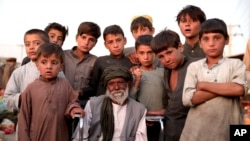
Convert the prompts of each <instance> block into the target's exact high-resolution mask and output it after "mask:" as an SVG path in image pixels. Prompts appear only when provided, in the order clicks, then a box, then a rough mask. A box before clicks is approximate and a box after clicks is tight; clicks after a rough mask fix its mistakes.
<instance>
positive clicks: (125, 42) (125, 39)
mask: <svg viewBox="0 0 250 141" xmlns="http://www.w3.org/2000/svg"><path fill="white" fill-rule="evenodd" d="M123 38H124V45H126V44H127V38H126V37H123Z"/></svg>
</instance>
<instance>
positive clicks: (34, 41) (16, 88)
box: [4, 29, 49, 111]
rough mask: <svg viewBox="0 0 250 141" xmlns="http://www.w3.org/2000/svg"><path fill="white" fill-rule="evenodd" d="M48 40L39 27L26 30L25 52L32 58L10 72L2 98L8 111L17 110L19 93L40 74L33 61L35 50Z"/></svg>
mask: <svg viewBox="0 0 250 141" xmlns="http://www.w3.org/2000/svg"><path fill="white" fill-rule="evenodd" d="M48 42H49V37H48V34H47V33H45V32H44V31H43V30H40V29H31V30H28V31H27V32H26V33H25V35H24V45H25V50H26V54H27V55H28V57H29V58H30V59H31V60H32V61H30V62H29V63H27V64H25V65H23V66H21V67H19V68H17V69H15V70H14V72H13V73H12V75H11V77H10V79H9V81H8V83H7V86H6V89H5V93H4V100H5V102H6V103H7V108H8V110H10V111H15V110H18V105H19V97H20V93H21V92H23V91H24V89H25V88H26V87H27V85H28V84H29V83H31V82H32V81H33V80H35V79H36V78H38V77H39V76H40V73H39V71H38V70H37V67H36V64H35V62H34V60H35V58H36V51H37V49H38V48H39V47H40V45H42V44H44V43H48Z"/></svg>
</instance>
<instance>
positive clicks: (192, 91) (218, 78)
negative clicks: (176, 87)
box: [180, 18, 247, 141]
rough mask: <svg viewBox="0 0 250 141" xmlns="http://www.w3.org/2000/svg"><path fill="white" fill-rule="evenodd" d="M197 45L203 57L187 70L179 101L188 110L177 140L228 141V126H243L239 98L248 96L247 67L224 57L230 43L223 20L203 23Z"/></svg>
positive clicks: (237, 60)
mask: <svg viewBox="0 0 250 141" xmlns="http://www.w3.org/2000/svg"><path fill="white" fill-rule="evenodd" d="M199 42H200V46H201V47H202V48H203V50H204V52H205V54H206V58H204V59H202V60H199V61H197V62H194V63H192V64H190V65H189V67H188V70H187V75H186V78H185V83H184V89H183V97H182V98H183V104H184V105H185V106H189V107H191V108H190V110H189V112H188V116H187V120H186V123H185V127H184V129H183V132H182V135H181V139H180V140H181V141H195V140H200V139H202V140H206V141H208V140H213V141H214V140H216V141H229V137H230V132H229V131H230V130H229V127H230V124H242V123H243V112H242V109H241V106H240V105H241V103H240V96H243V95H244V94H246V93H247V84H246V76H245V71H246V67H245V65H244V64H243V62H242V61H241V60H239V59H230V58H224V57H223V50H224V47H225V45H227V44H228V42H229V35H228V32H227V26H226V24H225V23H224V21H222V20H220V19H216V18H215V19H209V20H207V21H205V22H204V23H202V25H201V29H200V32H199ZM190 131H192V132H190Z"/></svg>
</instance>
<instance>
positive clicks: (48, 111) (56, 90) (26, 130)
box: [18, 43, 84, 141]
mask: <svg viewBox="0 0 250 141" xmlns="http://www.w3.org/2000/svg"><path fill="white" fill-rule="evenodd" d="M36 65H37V68H38V70H39V72H40V77H39V78H37V79H35V80H34V81H33V82H32V83H30V84H29V85H28V86H27V88H26V89H25V91H24V92H23V93H22V95H21V108H20V112H19V114H18V122H19V123H18V124H19V130H18V140H20V141H67V140H68V137H67V136H68V128H67V123H66V118H69V117H71V118H74V115H75V114H76V113H81V114H82V116H83V115H84V112H83V110H82V109H81V107H80V104H79V103H78V100H77V99H78V93H77V92H76V91H74V90H73V88H72V87H71V86H70V84H69V82H68V81H67V80H66V79H65V78H60V77H57V75H58V73H59V72H60V71H61V70H62V67H63V50H62V48H61V47H60V46H58V45H56V44H53V43H45V44H43V45H41V47H39V49H38V50H37V53H36Z"/></svg>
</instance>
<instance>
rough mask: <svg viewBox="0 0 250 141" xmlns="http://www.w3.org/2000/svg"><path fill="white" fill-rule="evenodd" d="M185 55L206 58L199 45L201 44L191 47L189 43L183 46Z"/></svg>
mask: <svg viewBox="0 0 250 141" xmlns="http://www.w3.org/2000/svg"><path fill="white" fill-rule="evenodd" d="M183 47H184V50H183V52H182V53H183V55H185V56H189V57H193V58H200V59H201V58H204V57H205V53H204V52H203V50H202V48H201V47H200V45H199V42H197V43H195V44H194V46H193V47H192V46H190V45H189V44H188V43H187V42H185V44H184V45H183Z"/></svg>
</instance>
